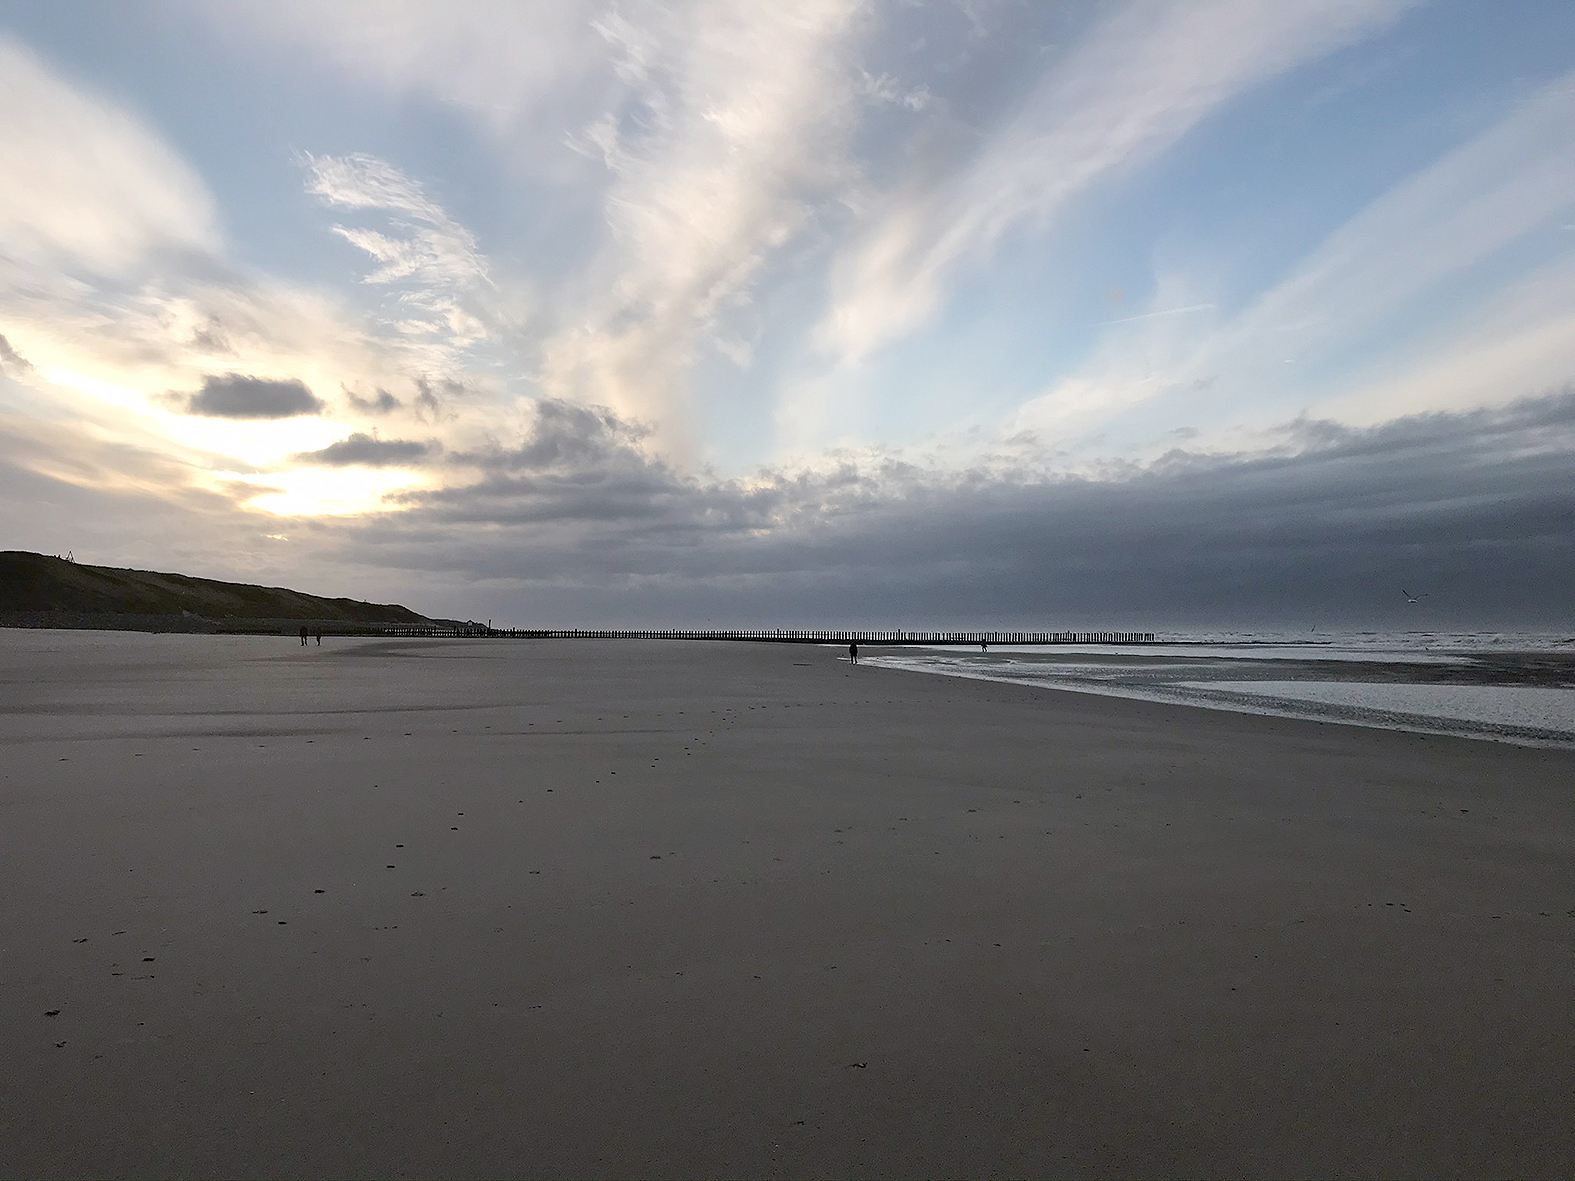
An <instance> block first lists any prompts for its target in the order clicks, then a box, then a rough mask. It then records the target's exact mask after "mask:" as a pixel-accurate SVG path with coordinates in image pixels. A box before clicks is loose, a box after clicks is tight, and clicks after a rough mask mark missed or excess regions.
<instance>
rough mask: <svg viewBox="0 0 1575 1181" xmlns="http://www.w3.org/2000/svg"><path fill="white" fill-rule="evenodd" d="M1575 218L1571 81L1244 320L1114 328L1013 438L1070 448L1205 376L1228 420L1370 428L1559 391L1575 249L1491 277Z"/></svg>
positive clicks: (1485, 137) (1381, 204) (1469, 147)
mask: <svg viewBox="0 0 1575 1181" xmlns="http://www.w3.org/2000/svg"><path fill="white" fill-rule="evenodd" d="M1572 209H1575V75H1572V74H1566V75H1565V76H1563V77H1560V78H1557V79H1554V80H1553V81H1552V82H1550V83H1548V84H1546V85H1545V86H1543V87H1542V88H1541V89H1540V90H1539V91H1537V92H1534V93H1532V94H1531V95H1529V96H1528V97H1527V98H1526V99H1524V100H1523V101H1522V102H1520V103H1518V104H1516V105H1515V106H1514V107H1513V108H1512V109H1511V110H1509V111H1508V112H1507V113H1506V114H1504V115H1503V116H1502V117H1501V118H1499V119H1498V120H1497V121H1495V122H1494V123H1493V124H1491V125H1490V126H1488V127H1487V128H1486V129H1484V130H1482V131H1481V132H1479V133H1478V134H1476V135H1474V136H1472V137H1471V138H1469V139H1467V140H1466V141H1465V142H1463V143H1461V144H1460V145H1458V146H1457V147H1455V148H1453V149H1452V150H1450V151H1448V152H1446V153H1445V154H1444V155H1442V156H1441V157H1440V158H1439V159H1437V160H1435V161H1434V162H1433V163H1431V164H1429V165H1428V166H1427V167H1425V168H1423V169H1421V170H1419V171H1418V172H1416V173H1415V174H1414V175H1411V176H1409V177H1406V178H1405V179H1403V180H1401V181H1400V182H1399V183H1397V184H1395V185H1394V186H1392V187H1391V188H1390V189H1389V190H1388V191H1386V192H1384V193H1381V194H1380V195H1379V196H1378V197H1377V198H1375V199H1374V200H1373V201H1371V202H1370V203H1369V204H1368V205H1367V206H1366V207H1365V208H1363V209H1362V210H1361V211H1359V212H1358V213H1357V214H1356V215H1355V216H1354V217H1351V218H1350V219H1349V220H1348V221H1346V222H1345V223H1344V224H1343V225H1340V226H1338V227H1336V228H1335V229H1334V230H1333V231H1332V232H1331V233H1330V234H1329V235H1328V236H1327V237H1326V238H1325V239H1324V240H1323V241H1322V242H1321V243H1319V244H1318V245H1317V246H1316V247H1315V248H1314V249H1313V250H1312V251H1310V252H1309V253H1308V254H1307V255H1306V256H1305V257H1304V258H1302V259H1300V260H1299V261H1298V262H1297V263H1296V264H1295V265H1294V266H1293V267H1292V268H1291V269H1290V270H1289V272H1288V273H1287V274H1285V275H1284V276H1283V277H1282V278H1281V279H1280V280H1279V281H1278V282H1277V283H1275V284H1273V285H1272V286H1271V287H1270V288H1269V289H1268V290H1266V291H1264V292H1262V293H1261V294H1260V295H1258V296H1257V297H1256V298H1254V299H1253V300H1252V301H1251V302H1250V303H1249V304H1248V305H1247V306H1246V307H1245V308H1242V309H1241V310H1239V311H1238V312H1237V313H1236V314H1235V315H1232V316H1224V315H1198V316H1191V317H1182V318H1180V319H1179V320H1176V321H1174V322H1172V321H1170V320H1168V319H1166V318H1163V317H1158V316H1153V315H1152V314H1151V315H1149V316H1143V317H1129V318H1127V319H1126V320H1124V321H1118V322H1116V323H1118V324H1124V325H1127V327H1123V328H1121V329H1120V330H1118V331H1114V332H1109V333H1107V334H1105V336H1104V337H1103V338H1102V339H1101V341H1100V342H1099V344H1098V345H1097V346H1096V347H1095V349H1094V350H1093V351H1092V353H1091V355H1090V356H1089V357H1088V359H1087V360H1086V361H1085V362H1084V363H1083V365H1082V366H1081V367H1080V369H1079V370H1078V371H1077V372H1076V373H1074V374H1072V375H1070V376H1069V377H1067V378H1065V379H1063V380H1061V381H1059V382H1057V383H1056V384H1055V385H1054V386H1052V387H1051V388H1050V389H1049V390H1047V391H1046V392H1045V393H1044V394H1043V395H1041V396H1039V397H1038V398H1036V399H1034V400H1032V401H1030V402H1028V403H1026V404H1025V405H1024V406H1023V407H1022V408H1021V409H1020V411H1019V413H1018V416H1017V419H1016V425H1017V426H1018V427H1020V428H1034V429H1039V430H1042V431H1051V432H1056V433H1059V434H1062V435H1065V434H1067V433H1069V432H1072V431H1076V430H1078V429H1082V428H1087V427H1089V426H1091V425H1093V424H1096V423H1098V422H1099V421H1100V420H1101V419H1109V418H1111V417H1112V416H1113V415H1115V414H1116V413H1118V412H1120V411H1121V410H1123V409H1125V408H1127V407H1130V406H1133V405H1136V404H1139V403H1142V402H1147V401H1152V400H1154V399H1158V398H1161V397H1163V396H1166V395H1175V394H1177V393H1178V391H1185V390H1188V389H1190V388H1191V387H1192V386H1193V384H1194V383H1196V382H1198V381H1200V380H1208V381H1211V382H1217V383H1218V384H1219V386H1220V387H1221V388H1220V389H1219V390H1217V391H1216V392H1217V393H1221V394H1222V395H1224V396H1225V397H1229V398H1231V399H1232V400H1233V401H1234V403H1235V405H1227V412H1234V411H1238V410H1239V408H1240V406H1241V405H1243V404H1246V403H1249V402H1255V403H1257V404H1258V406H1259V407H1261V410H1260V413H1265V412H1266V413H1269V414H1279V413H1283V411H1284V406H1285V403H1286V402H1287V401H1290V402H1291V404H1292V405H1295V404H1297V403H1300V404H1302V405H1308V404H1314V405H1319V406H1321V407H1322V409H1323V412H1325V413H1329V414H1334V415H1336V416H1338V417H1341V418H1344V419H1346V420H1348V421H1361V422H1366V423H1373V422H1378V421H1382V420H1385V419H1388V418H1392V417H1395V416H1396V415H1398V414H1404V413H1414V412H1417V411H1419V410H1424V409H1427V408H1429V407H1444V406H1448V407H1452V408H1456V409H1459V408H1464V407H1467V406H1472V405H1481V404H1484V403H1489V402H1498V403H1501V402H1505V401H1508V400H1511V399H1513V398H1514V397H1516V396H1517V395H1518V394H1519V393H1521V392H1523V391H1525V390H1526V389H1528V388H1529V389H1534V388H1538V387H1543V386H1548V385H1552V384H1557V383H1559V382H1561V381H1563V380H1566V379H1568V378H1569V377H1570V376H1571V375H1572V374H1575V344H1572V343H1571V342H1572V341H1575V335H1571V332H1570V327H1569V326H1570V324H1571V323H1572V321H1575V299H1572V297H1571V295H1570V292H1571V291H1572V290H1575V283H1572V280H1575V250H1572V249H1571V247H1570V245H1569V244H1560V243H1554V244H1553V247H1552V249H1550V248H1549V246H1548V244H1546V243H1539V244H1538V255H1537V258H1538V264H1537V265H1536V266H1534V267H1532V268H1528V267H1527V266H1526V264H1525V263H1524V262H1523V261H1521V262H1519V263H1518V264H1517V265H1515V266H1513V267H1509V268H1500V269H1499V270H1498V272H1497V273H1496V274H1494V273H1489V274H1485V275H1484V274H1481V273H1480V272H1481V268H1482V267H1483V265H1484V264H1485V263H1487V262H1489V261H1490V260H1493V259H1495V258H1498V257H1502V256H1504V255H1505V254H1506V253H1507V252H1510V251H1513V250H1516V249H1518V248H1520V247H1521V246H1523V245H1524V243H1526V242H1527V241H1528V239H1529V238H1530V236H1532V235H1534V234H1537V233H1538V232H1539V231H1541V230H1544V229H1546V228H1547V227H1549V226H1550V225H1551V224H1554V223H1555V222H1556V221H1557V220H1558V219H1559V218H1560V217H1561V216H1567V215H1568V213H1569V211H1570V210H1572ZM1172 281H1173V282H1174V281H1175V280H1172ZM1462 282H1466V283H1467V284H1468V287H1467V288H1465V289H1462V288H1461V286H1460V285H1461V284H1462ZM1195 293H1196V292H1195V290H1186V289H1184V290H1182V291H1181V292H1179V293H1177V292H1172V291H1167V290H1164V289H1162V290H1160V291H1159V292H1158V293H1157V294H1156V298H1157V299H1161V300H1164V299H1170V298H1172V297H1173V296H1175V295H1177V294H1180V295H1181V296H1182V297H1185V296H1187V295H1190V294H1195ZM1452 299H1453V300H1456V301H1458V302H1457V303H1455V304H1454V307H1453V308H1451V300H1452ZM1427 303H1430V304H1432V305H1433V306H1432V308H1430V309H1429V310H1427V311H1426V312H1424V313H1423V314H1422V315H1420V316H1418V315H1417V314H1416V309H1417V308H1418V307H1419V306H1421V305H1424V304H1427ZM1200 310H1201V309H1200ZM1347 356H1365V361H1364V363H1363V364H1362V365H1361V366H1360V367H1357V366H1356V365H1353V364H1351V363H1350V362H1348V361H1344V358H1345V357H1347ZM1288 360H1293V361H1294V362H1295V364H1296V366H1297V367H1298V368H1300V369H1306V370H1308V371H1309V372H1311V371H1314V370H1315V369H1316V370H1319V371H1320V372H1321V380H1319V382H1318V384H1317V386H1309V385H1308V384H1307V383H1306V381H1305V380H1303V379H1299V378H1298V377H1297V376H1296V375H1295V374H1294V373H1288V372H1287V361H1288ZM1329 365H1333V366H1334V370H1333V372H1332V373H1331V372H1330V371H1329V369H1327V368H1321V367H1325V366H1329ZM1181 396H1183V397H1184V396H1185V395H1181ZM1184 409H1185V412H1188V413H1191V412H1193V411H1192V408H1191V407H1186V408H1184Z"/></svg>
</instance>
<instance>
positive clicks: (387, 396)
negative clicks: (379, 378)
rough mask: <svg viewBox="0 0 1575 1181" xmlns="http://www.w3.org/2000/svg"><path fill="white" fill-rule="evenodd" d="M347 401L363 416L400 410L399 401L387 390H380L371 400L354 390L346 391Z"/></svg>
mask: <svg viewBox="0 0 1575 1181" xmlns="http://www.w3.org/2000/svg"><path fill="white" fill-rule="evenodd" d="M345 399H346V401H348V402H349V403H350V405H351V406H353V407H355V409H357V410H359V411H361V413H363V414H389V413H391V412H393V411H395V410H398V409H399V399H398V398H396V397H394V395H393V394H391V393H389V392H388V391H387V390H384V389H380V390H378V391H377V392H376V393H375V394H373V395H372V396H371V397H370V398H363V397H362V396H361V395H360V394H358V393H356V392H355V391H354V390H351V389H346V390H345Z"/></svg>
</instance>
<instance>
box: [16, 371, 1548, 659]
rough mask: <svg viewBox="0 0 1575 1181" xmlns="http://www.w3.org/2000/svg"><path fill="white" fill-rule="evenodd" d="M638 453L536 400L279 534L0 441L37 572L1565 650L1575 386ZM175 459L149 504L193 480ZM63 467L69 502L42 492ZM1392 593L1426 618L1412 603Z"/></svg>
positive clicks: (544, 613)
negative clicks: (1461, 632)
mask: <svg viewBox="0 0 1575 1181" xmlns="http://www.w3.org/2000/svg"><path fill="white" fill-rule="evenodd" d="M372 441H373V442H374V443H375V442H380V441H379V440H375V439H374V440H372ZM349 442H351V440H346V443H349ZM387 442H389V443H397V442H399V441H396V440H390V441H387ZM644 442H645V440H644V437H643V432H642V431H641V430H640V429H639V428H637V427H633V426H631V425H629V424H627V423H624V422H622V421H621V420H619V419H618V418H617V417H616V416H614V415H612V414H610V413H608V412H606V411H598V410H588V409H586V408H583V407H578V406H572V405H567V404H561V403H545V404H543V405H542V406H541V407H540V408H539V412H538V413H537V415H536V416H535V418H534V421H533V425H532V426H531V428H530V430H529V431H527V432H526V433H525V435H524V436H523V437H519V438H515V439H512V440H508V441H507V442H506V443H500V444H499V445H497V446H495V447H491V448H487V449H483V450H476V451H472V452H468V453H462V454H450V455H448V456H446V457H438V456H437V455H435V454H433V455H429V456H426V457H424V458H425V459H427V460H428V461H433V460H436V459H438V458H441V459H442V460H443V461H444V462H445V463H447V464H450V465H452V466H449V467H448V469H447V470H448V471H449V472H450V473H451V474H453V475H457V474H460V473H463V472H466V471H469V472H472V473H474V478H473V479H472V480H471V481H470V482H469V483H467V484H465V485H462V486H459V487H449V488H445V489H441V490H434V491H423V492H413V493H408V494H406V495H405V496H404V497H403V499H402V501H401V502H400V507H401V508H402V509H403V510H404V511H401V512H397V513H389V514H384V515H380V516H375V517H368V518H363V519H359V520H350V519H331V518H323V519H317V520H298V521H290V522H280V523H278V524H276V525H274V524H263V523H259V522H258V521H257V520H256V519H255V518H254V517H253V516H251V515H249V514H248V515H245V516H244V517H242V516H237V514H236V512H235V511H234V506H233V501H232V500H231V499H230V498H228V497H227V496H226V495H224V494H222V493H217V492H213V491H203V490H201V489H197V488H187V489H186V490H185V491H183V492H182V493H181V494H180V495H179V497H172V496H171V495H163V496H160V497H153V496H151V495H148V494H133V493H130V492H125V491H121V490H120V488H121V485H122V484H124V480H123V478H117V476H116V473H120V474H121V475H122V476H123V474H124V473H125V472H127V471H142V470H143V468H144V467H145V466H146V465H147V464H149V463H153V462H155V457H149V456H146V455H139V454H136V453H133V452H124V453H123V452H121V451H112V450H104V449H102V448H100V449H99V450H97V451H89V452H86V453H85V452H84V451H83V446H84V444H81V443H80V441H78V442H76V443H71V445H69V446H68V445H67V441H66V440H64V439H62V440H60V441H59V442H58V444H57V445H54V446H52V447H51V449H50V450H49V451H48V453H47V454H44V453H39V452H38V449H39V447H40V446H42V445H43V444H41V443H40V441H39V440H38V439H35V438H28V439H23V438H20V437H18V438H12V439H0V444H4V446H3V447H0V454H9V455H11V456H13V457H14V458H15V461H16V462H13V464H12V465H10V466H5V465H0V494H9V495H10V496H12V497H13V498H14V499H15V500H16V502H18V503H28V504H35V505H40V506H49V505H56V506H58V510H56V509H50V508H47V507H46V508H44V509H43V510H41V511H40V512H38V513H34V514H30V515H29V519H28V520H27V521H26V522H25V523H24V524H25V528H24V532H23V533H22V534H18V537H17V539H16V541H15V543H16V544H24V543H25V544H26V545H27V546H28V547H30V548H34V549H41V550H43V551H44V552H49V553H54V552H61V551H63V550H65V549H67V548H75V549H76V550H77V552H78V553H79V554H80V553H82V552H83V551H84V550H87V551H88V552H91V553H95V554H96V555H97V560H104V561H108V562H110V563H111V564H114V563H115V562H117V561H123V562H125V563H127V564H131V565H140V566H144V567H149V566H151V567H154V568H173V569H190V570H191V571H192V572H196V573H202V574H205V575H211V576H216V577H224V576H230V577H239V576H242V575H246V576H248V577H250V576H251V566H253V565H256V564H257V563H258V562H261V561H265V560H268V561H272V562H274V563H275V566H274V567H271V568H270V571H269V574H268V579H269V581H270V584H277V585H301V586H304V587H306V588H307V589H313V588H318V587H322V586H334V587H338V588H339V589H338V590H337V591H336V592H335V593H353V594H355V595H356V596H357V597H367V598H374V599H377V600H378V601H399V602H405V603H407V604H409V605H410V606H413V607H415V608H417V609H418V610H421V611H425V612H428V613H436V614H444V615H449V616H458V617H462V618H463V617H474V618H488V617H490V618H493V619H498V620H508V621H510V622H515V623H536V624H574V623H579V624H619V623H622V624H650V625H659V624H700V625H703V624H705V623H707V622H708V621H709V622H711V623H713V624H717V625H721V624H740V625H742V624H749V625H759V626H767V627H771V626H782V627H789V626H821V625H824V626H831V625H837V624H871V625H874V624H879V625H882V626H907V627H921V626H927V625H933V626H966V625H991V626H1003V627H1004V626H1014V625H1015V626H1022V627H1029V626H1033V627H1046V628H1059V627H1068V628H1070V627H1078V628H1083V627H1088V628H1093V627H1112V628H1114V627H1121V628H1150V629H1154V630H1165V629H1167V628H1176V627H1182V626H1187V625H1199V624H1202V625H1209V626H1215V627H1238V628H1253V627H1265V626H1299V627H1306V626H1308V625H1310V624H1314V623H1316V624H1318V625H1319V627H1320V628H1324V627H1342V626H1343V627H1349V626H1373V627H1394V626H1411V627H1416V628H1423V629H1426V628H1458V627H1512V626H1546V627H1565V628H1568V629H1569V633H1568V634H1575V621H1572V620H1571V616H1570V604H1571V603H1572V602H1575V392H1571V391H1565V392H1562V393H1558V394H1552V395H1548V396H1546V397H1541V398H1535V399H1529V400H1526V401H1523V402H1520V403H1517V404H1515V405H1512V406H1508V407H1505V408H1502V409H1497V410H1483V411H1477V412H1473V413H1467V414H1430V415H1421V416H1416V417H1411V418H1405V419H1400V420H1397V421H1394V422H1390V423H1386V424H1383V425H1381V426H1377V427H1373V428H1368V429H1355V428H1351V427H1347V426H1342V425H1340V424H1337V423H1331V422H1325V421H1318V420H1307V419H1304V420H1297V421H1295V422H1291V423H1288V424H1286V425H1285V426H1284V428H1283V429H1282V430H1281V432H1280V433H1279V436H1278V441H1277V443H1276V445H1275V446H1272V447H1269V448H1266V449H1264V450H1262V451H1258V452H1255V453H1251V454H1228V455H1218V454H1204V453H1201V452H1199V451H1196V450H1186V449H1183V448H1178V449H1176V450H1173V451H1171V452H1170V453H1169V454H1167V455H1165V456H1163V457H1162V458H1161V459H1159V460H1157V461H1156V462H1154V463H1151V464H1148V465H1146V466H1136V465H1126V466H1125V467H1122V468H1113V469H1112V470H1111V471H1110V472H1109V473H1107V474H1105V475H1102V476H1100V477H1099V478H1089V477H1081V478H1079V477H1072V476H1065V475H1062V476H1044V475H1042V474H1040V475H1035V474H1031V473H1021V474H1018V475H1015V476H1008V477H1002V476H1000V475H998V474H992V473H991V472H987V471H984V470H976V471H969V472H960V473H950V474H942V473H937V472H933V471H929V470H921V469H918V468H915V467H912V466H907V465H904V464H900V463H887V464H884V465H880V466H876V467H873V468H871V467H864V468H858V467H855V466H854V465H853V464H851V463H850V464H847V465H844V466H842V467H840V468H835V469H832V470H826V471H820V472H816V473H789V472H765V473H760V474H759V475H758V476H757V477H756V478H754V479H752V480H749V481H742V480H718V479H715V478H711V477H705V476H694V475H689V474H686V473H684V472H681V471H679V470H678V469H675V468H673V467H671V466H670V465H668V464H665V463H663V462H661V461H659V460H656V459H653V458H652V457H651V456H650V455H649V454H648V453H647V451H646V450H645V449H644ZM24 456H33V459H30V460H28V462H26V463H25V464H24V463H21V462H20V460H21V458H22V457H24ZM35 461H36V462H35ZM157 462H160V463H167V461H164V460H158V461H157ZM173 467H174V468H175V469H179V470H174V471H172V472H164V471H163V469H159V470H158V471H157V472H150V473H149V477H148V478H147V479H145V480H142V481H140V482H139V483H140V484H142V485H143V486H160V487H171V488H174V487H178V486H179V484H180V481H181V480H185V479H189V478H190V473H189V472H185V473H184V474H182V472H183V471H184V469H182V468H181V466H180V465H173ZM60 470H71V471H72V472H73V473H74V474H73V477H72V483H70V484H69V485H67V484H64V483H62V482H61V481H60V479H59V478H58V477H55V476H53V475H48V476H46V475H43V474H40V473H42V472H46V471H47V472H56V471H60ZM155 475H156V476H157V479H154V476H155ZM95 486H98V489H99V490H95ZM255 492H256V488H255V487H254V486H252V485H249V484H248V485H247V486H246V487H244V488H238V489H236V490H235V491H234V492H233V494H232V495H233V497H234V498H235V499H237V500H239V499H244V498H245V497H247V496H250V495H254V494H255ZM273 532H281V533H288V535H289V537H290V542H289V544H288V545H287V546H285V545H282V544H279V543H274V542H271V541H266V540H263V538H262V535H263V534H264V533H273ZM171 537H179V538H181V541H180V543H179V545H178V547H177V549H176V550H170V549H169V548H168V545H169V543H168V540H167V539H168V538H171ZM248 547H250V548H248ZM222 555H231V556H235V555H241V556H238V557H236V558H235V560H236V561H237V562H239V563H240V564H239V565H234V564H232V565H228V566H227V565H225V562H226V561H227V560H229V559H228V558H226V557H223V556H222ZM325 579H326V580H327V581H325ZM1402 586H1404V587H1407V588H1409V589H1410V590H1412V591H1426V592H1428V597H1427V599H1425V600H1424V601H1423V603H1422V604H1420V605H1417V606H1409V605H1407V604H1406V603H1405V602H1404V600H1403V599H1402V598H1401V596H1400V588H1401V587H1402Z"/></svg>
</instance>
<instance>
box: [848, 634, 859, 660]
mask: <svg viewBox="0 0 1575 1181" xmlns="http://www.w3.org/2000/svg"><path fill="white" fill-rule="evenodd" d="M848 660H850V661H851V662H852V663H854V664H857V663H858V662H859V642H858V641H857V640H854V641H853V642H852V643H851V644H849V645H848Z"/></svg>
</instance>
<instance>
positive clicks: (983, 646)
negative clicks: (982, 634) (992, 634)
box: [979, 640, 990, 652]
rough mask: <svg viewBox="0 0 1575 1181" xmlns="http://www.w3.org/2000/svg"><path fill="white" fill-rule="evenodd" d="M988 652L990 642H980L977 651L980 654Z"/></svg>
mask: <svg viewBox="0 0 1575 1181" xmlns="http://www.w3.org/2000/svg"><path fill="white" fill-rule="evenodd" d="M989 650H990V641H989V640H980V641H979V651H981V652H988V651H989Z"/></svg>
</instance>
